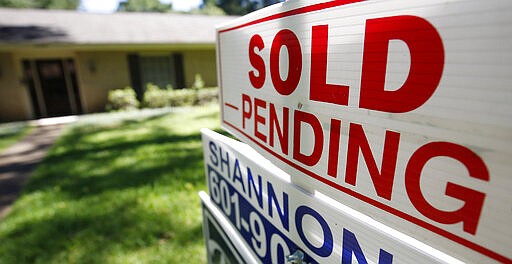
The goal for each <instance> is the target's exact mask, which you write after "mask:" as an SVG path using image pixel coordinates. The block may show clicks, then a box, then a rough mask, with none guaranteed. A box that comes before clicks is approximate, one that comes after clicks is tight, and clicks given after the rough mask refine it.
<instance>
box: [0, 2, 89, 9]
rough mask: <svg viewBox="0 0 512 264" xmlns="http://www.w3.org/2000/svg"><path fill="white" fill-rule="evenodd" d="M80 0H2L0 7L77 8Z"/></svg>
mask: <svg viewBox="0 0 512 264" xmlns="http://www.w3.org/2000/svg"><path fill="white" fill-rule="evenodd" d="M79 4H80V0H0V7H10V8H38V9H76V8H77V7H78V5H79Z"/></svg>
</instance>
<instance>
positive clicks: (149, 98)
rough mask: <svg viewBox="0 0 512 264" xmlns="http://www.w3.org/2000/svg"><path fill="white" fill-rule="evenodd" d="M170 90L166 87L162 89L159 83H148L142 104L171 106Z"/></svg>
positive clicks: (155, 106) (152, 106) (145, 105)
mask: <svg viewBox="0 0 512 264" xmlns="http://www.w3.org/2000/svg"><path fill="white" fill-rule="evenodd" d="M169 95H170V94H169V92H168V90H166V89H160V88H159V87H158V86H157V85H154V84H152V83H148V84H147V85H146V91H145V92H144V98H143V100H142V104H143V106H144V107H148V108H161V107H167V106H170V103H171V102H170V100H169V97H170V96H169Z"/></svg>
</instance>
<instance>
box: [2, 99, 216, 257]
mask: <svg viewBox="0 0 512 264" xmlns="http://www.w3.org/2000/svg"><path fill="white" fill-rule="evenodd" d="M139 113H140V112H132V113H131V114H132V115H131V116H130V117H129V118H127V119H124V120H118V121H116V122H112V121H111V120H112V116H117V115H120V114H121V113H108V114H97V115H95V116H94V118H93V119H94V120H95V123H92V124H91V123H87V124H81V125H80V124H78V125H77V126H75V127H74V128H72V129H69V130H68V131H66V133H65V135H64V136H63V137H62V138H60V139H59V140H58V141H57V143H56V144H55V145H54V146H53V147H52V149H51V150H50V152H49V153H48V156H47V157H46V158H45V160H44V161H43V162H42V163H41V164H40V165H39V167H38V168H37V170H36V171H35V173H34V174H33V176H32V177H31V178H30V179H29V180H28V182H27V184H26V186H25V188H24V191H23V193H22V194H21V196H20V197H19V199H18V200H17V201H16V203H15V204H14V206H13V208H12V211H11V212H10V213H9V215H7V217H6V218H4V219H2V221H0V241H2V245H1V246H0V263H20V264H23V263H206V256H205V252H206V251H205V245H204V241H203V236H202V232H201V229H202V217H201V209H200V201H199V197H198V195H197V193H198V192H199V191H200V190H205V189H206V184H205V183H206V180H205V176H204V163H203V155H202V143H201V136H200V133H199V129H200V128H202V127H207V128H210V129H216V130H217V129H219V112H218V107H217V106H215V105H210V106H208V107H195V108H190V109H188V110H187V111H180V112H177V113H171V114H165V115H156V116H151V117H146V118H144V119H140V118H139V116H135V115H138V114H139ZM103 119H107V120H105V121H103Z"/></svg>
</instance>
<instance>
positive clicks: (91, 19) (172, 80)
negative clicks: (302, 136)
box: [0, 9, 233, 121]
mask: <svg viewBox="0 0 512 264" xmlns="http://www.w3.org/2000/svg"><path fill="white" fill-rule="evenodd" d="M230 19H233V17H223V16H201V15H183V14H160V13H116V14H90V13H81V12H75V11H57V10H27V9H25V10H22V9H0V121H11V120H23V119H33V118H40V117H51V116H61V115H70V114H81V113H91V112H98V111H103V110H104V108H105V104H106V100H107V94H108V91H109V90H111V89H116V88H123V87H125V86H132V87H133V88H134V89H135V90H136V92H137V94H138V96H141V95H142V93H143V89H144V88H143V87H144V86H145V85H144V84H145V83H148V82H152V83H155V84H158V85H160V86H162V87H165V86H166V85H167V84H171V85H172V86H173V87H175V88H183V87H190V86H191V84H192V83H193V81H194V77H195V75H196V74H201V76H202V78H203V80H204V81H205V83H206V85H208V86H215V85H216V83H217V80H216V64H215V25H217V24H219V23H223V22H226V21H228V20H230Z"/></svg>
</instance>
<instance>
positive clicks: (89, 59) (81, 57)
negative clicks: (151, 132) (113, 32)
mask: <svg viewBox="0 0 512 264" xmlns="http://www.w3.org/2000/svg"><path fill="white" fill-rule="evenodd" d="M130 53H133V54H139V55H142V56H144V55H148V54H149V55H170V54H173V53H181V54H183V73H184V78H185V80H184V81H185V87H191V86H192V84H193V83H194V80H195V75H196V74H197V73H199V74H201V77H202V78H203V80H204V82H205V85H206V86H217V72H216V55H215V49H214V47H211V48H210V47H208V48H206V47H204V48H201V49H187V47H181V48H176V47H174V48H172V47H171V48H170V49H165V48H163V49H151V50H147V49H143V48H141V49H135V50H132V49H120V50H108V51H106V50H94V51H93V50H86V49H80V50H76V51H73V48H69V47H68V48H67V49H63V48H58V47H48V48H23V49H13V50H12V51H11V52H8V51H6V52H0V121H13V120H26V119H31V118H33V117H34V115H33V109H32V105H31V99H30V94H29V92H28V87H27V85H24V84H22V82H21V80H22V79H23V68H22V61H23V60H24V59H29V60H35V59H45V58H47V59H48V58H55V59H57V58H72V59H74V61H75V66H76V74H77V82H78V88H79V91H80V98H81V103H82V107H83V111H84V113H92V112H102V111H104V110H105V105H106V103H107V96H108V91H110V90H112V89H117V88H124V87H126V86H130V85H131V79H130V71H129V65H128V54H130Z"/></svg>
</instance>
